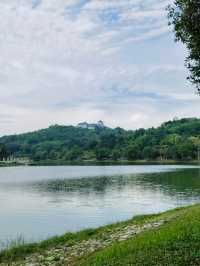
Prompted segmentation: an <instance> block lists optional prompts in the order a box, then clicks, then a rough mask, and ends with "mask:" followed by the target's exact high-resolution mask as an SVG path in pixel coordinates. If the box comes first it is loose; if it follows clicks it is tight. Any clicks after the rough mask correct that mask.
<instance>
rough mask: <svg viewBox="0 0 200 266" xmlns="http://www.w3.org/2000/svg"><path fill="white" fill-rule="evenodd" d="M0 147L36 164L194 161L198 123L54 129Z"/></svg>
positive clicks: (9, 138)
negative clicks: (88, 161)
mask: <svg viewBox="0 0 200 266" xmlns="http://www.w3.org/2000/svg"><path fill="white" fill-rule="evenodd" d="M0 144H1V145H3V147H6V148H7V151H8V152H9V154H12V155H13V156H14V157H28V158H30V159H32V160H36V161H40V160H48V159H50V160H64V161H73V160H120V159H127V160H165V159H173V160H196V159H198V157H199V154H200V152H199V151H200V119H196V118H187V119H180V120H173V121H169V122H166V123H164V124H162V125H161V126H160V127H158V128H150V129H146V130H145V129H138V130H135V131H130V130H129V131H127V130H124V129H121V128H115V129H111V128H97V129H95V130H91V129H82V128H77V127H73V126H59V125H54V126H51V127H49V128H47V129H42V130H39V131H35V132H31V133H26V134H20V135H12V136H4V137H2V138H0ZM4 153H5V151H4Z"/></svg>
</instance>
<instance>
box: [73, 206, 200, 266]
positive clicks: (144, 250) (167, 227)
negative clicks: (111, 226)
mask: <svg viewBox="0 0 200 266" xmlns="http://www.w3.org/2000/svg"><path fill="white" fill-rule="evenodd" d="M178 212H179V215H178V216H177V218H175V219H173V220H172V221H171V222H168V223H166V224H164V225H163V226H161V227H160V228H159V229H156V230H149V231H146V232H144V233H141V234H139V235H138V236H136V237H134V238H132V239H130V240H127V241H124V242H121V243H116V244H114V245H112V246H110V247H108V248H106V249H104V250H102V251H99V252H96V253H94V254H92V255H90V256H89V257H87V258H82V259H81V260H80V261H79V262H78V263H77V265H79V266H125V265H141V266H143V265H148V266H149V265H156V266H157V265H162V266H163V265H185V266H189V265H200V206H199V205H196V206H193V207H189V208H184V209H180V210H178ZM168 215H169V213H168Z"/></svg>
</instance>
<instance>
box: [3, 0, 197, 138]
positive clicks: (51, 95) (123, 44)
mask: <svg viewBox="0 0 200 266" xmlns="http://www.w3.org/2000/svg"><path fill="white" fill-rule="evenodd" d="M170 1H171V0H169V1H168V0H164V1H163V0H159V1H156V0H146V1H143V0H118V1H116V0H92V1H86V0H85V1H81V0H51V1H50V0H40V1H38V0H35V1H32V0H7V1H2V2H0V52H1V56H0V124H1V125H2V130H1V132H0V134H3V133H6V132H11V131H12V132H17V131H25V130H27V129H29V130H31V129H34V128H39V127H44V126H46V125H49V124H51V123H54V122H56V123H62V122H63V123H73V122H74V123H75V122H78V121H79V120H87V119H88V120H91V121H92V120H98V119H100V118H101V119H104V120H106V121H107V122H108V123H109V124H110V125H112V126H114V124H116V125H121V126H125V127H127V128H130V127H132V122H134V126H136V125H138V126H142V124H143V125H144V126H146V125H149V123H150V121H151V119H149V114H151V115H153V116H154V120H155V123H157V122H158V121H160V120H161V118H162V117H163V118H164V113H163V111H162V112H161V114H160V117H161V118H158V119H156V116H155V113H156V112H157V111H158V110H160V105H159V103H158V102H156V99H157V98H159V97H165V96H166V97H171V98H172V99H176V100H181V101H184V100H185V99H186V97H189V96H188V94H189V92H187V91H186V90H187V86H185V85H183V88H182V84H184V79H185V73H184V69H183V67H182V64H183V56H184V54H183V53H181V56H179V55H177V51H176V49H175V48H174V46H173V45H171V44H170V45H171V48H170V49H171V51H172V53H174V58H171V61H170V60H169V58H167V56H166V55H165V53H166V51H167V49H168V47H165V43H164V42H160V46H161V47H163V50H162V52H163V54H160V57H162V58H163V59H161V58H158V56H157V55H156V53H157V50H154V47H153V46H152V49H151V50H149V53H148V58H149V59H148V58H147V57H146V56H144V54H145V53H146V51H147V48H148V47H149V45H150V42H152V40H155V43H156V38H158V37H159V38H161V37H164V36H166V35H167V34H168V33H169V31H170V29H169V27H168V25H167V20H166V11H165V6H166V5H167V4H168V3H169V2H170ZM170 38H172V37H170ZM158 42H159V40H158ZM140 46H141V48H140ZM148 49H149V48H148ZM136 50H137V52H136ZM171 51H170V52H171ZM140 53H141V55H140ZM155 58H157V59H155ZM165 60H166V63H165ZM177 60H178V63H177ZM175 73H179V74H177V75H176V74H175ZM175 75H176V76H175ZM159 77H161V78H159ZM166 77H169V79H170V81H171V82H170V83H168V82H166V79H167V78H166ZM173 79H174V81H173ZM162 80H164V82H163V81H162ZM180 93H181V95H182V96H181V97H179V94H180ZM142 97H143V99H145V107H144V108H142V109H141V103H142V100H141V98H142ZM153 98H155V99H153ZM189 98H191V101H193V96H192V97H189ZM157 101H158V100H157ZM122 109H123V110H122ZM147 110H148V113H149V114H145V112H146V111H147ZM1 116H2V119H1ZM3 117H4V118H3ZM5 117H9V119H6V118H5ZM11 117H12V119H11ZM11 122H12V123H13V124H12V125H13V126H12V128H11V127H10V124H9V123H11ZM151 122H152V123H153V121H151Z"/></svg>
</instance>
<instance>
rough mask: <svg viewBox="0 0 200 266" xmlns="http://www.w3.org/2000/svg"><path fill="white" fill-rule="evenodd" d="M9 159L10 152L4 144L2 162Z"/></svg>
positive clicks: (1, 148)
mask: <svg viewBox="0 0 200 266" xmlns="http://www.w3.org/2000/svg"><path fill="white" fill-rule="evenodd" d="M8 157H9V152H8V149H7V147H6V146H5V145H4V144H1V143H0V161H3V160H7V159H8Z"/></svg>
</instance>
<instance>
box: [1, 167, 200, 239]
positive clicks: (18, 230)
mask: <svg viewBox="0 0 200 266" xmlns="http://www.w3.org/2000/svg"><path fill="white" fill-rule="evenodd" d="M196 202H200V168H199V167H192V166H167V165H166V166H151V165H145V166H144V165H143V166H142V165H141V166H46V167H11V168H0V241H3V242H5V241H7V240H12V239H16V238H18V237H19V236H23V237H24V238H25V239H26V240H27V241H35V240H41V239H45V238H47V237H49V236H52V235H59V234H62V233H64V232H66V231H77V230H80V229H84V228H88V227H98V226H101V225H104V224H108V223H113V222H116V221H121V220H126V219H128V218H131V217H133V216H135V215H138V214H149V213H157V212H161V211H165V210H168V209H171V208H174V207H177V206H182V205H188V204H191V203H196Z"/></svg>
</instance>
